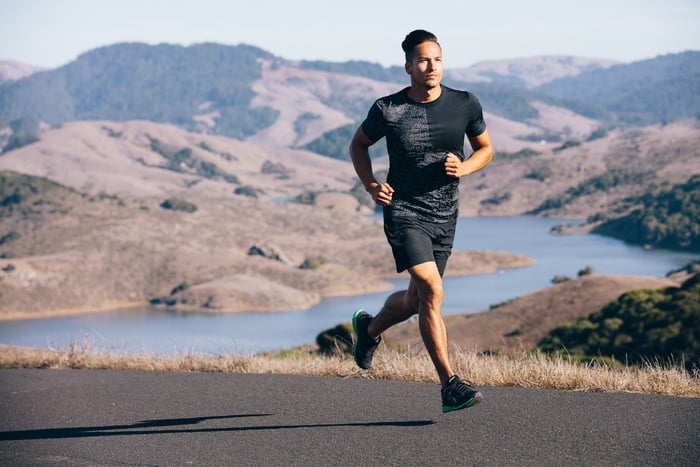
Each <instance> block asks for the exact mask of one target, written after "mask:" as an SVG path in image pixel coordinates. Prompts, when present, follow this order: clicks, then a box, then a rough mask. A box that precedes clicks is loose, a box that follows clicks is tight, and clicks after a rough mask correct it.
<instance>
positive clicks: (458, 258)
mask: <svg viewBox="0 0 700 467" xmlns="http://www.w3.org/2000/svg"><path fill="white" fill-rule="evenodd" d="M475 253H485V254H488V253H491V254H493V253H494V252H493V251H491V252H476V251H465V250H460V251H455V252H453V256H452V257H451V261H452V263H451V264H450V267H448V270H447V271H446V273H445V277H460V276H473V275H479V274H492V273H494V272H496V271H498V270H499V269H502V268H508V269H510V268H520V267H526V266H530V265H532V264H535V263H536V261H535V260H534V259H532V258H528V257H524V256H521V255H517V254H514V253H508V252H500V253H501V254H503V255H508V256H509V258H510V261H508V262H507V264H504V262H502V261H498V260H495V261H478V264H476V265H475V264H473V263H472V262H471V259H472V256H471V255H474V254H475ZM407 277H408V276H407V273H406V272H403V273H401V274H396V273H394V274H390V275H382V276H380V277H378V278H377V280H376V281H375V282H373V285H371V286H365V287H363V288H362V290H360V291H357V290H356V289H354V288H353V287H352V286H346V287H339V288H337V289H335V290H334V291H333V292H332V293H326V294H321V295H320V299H319V300H314V301H311V302H307V303H305V304H304V306H300V307H295V308H294V309H295V310H297V309H299V310H306V309H309V308H311V307H313V306H314V305H317V304H318V303H320V302H321V301H323V300H326V299H330V298H336V297H351V296H357V295H365V294H373V293H379V292H384V291H390V290H392V289H394V288H395V287H394V285H393V284H391V283H390V282H388V281H390V280H400V279H405V278H407ZM149 307H154V308H156V309H160V310H166V311H171V312H173V313H182V314H193V315H196V314H206V315H228V314H231V315H234V314H245V313H285V312H287V311H290V308H288V307H285V308H280V309H274V308H260V307H257V306H255V305H254V304H247V306H243V307H241V308H239V309H236V310H226V309H219V310H216V309H214V310H208V309H204V308H201V307H192V308H186V307H182V308H178V307H161V306H153V305H151V303H150V302H148V301H115V302H110V303H107V304H104V305H99V306H89V307H88V306H82V307H75V308H61V309H57V310H43V311H11V312H7V313H2V314H0V323H2V322H8V321H23V320H34V319H48V318H65V317H68V316H79V315H86V314H91V313H106V312H111V311H126V310H130V309H135V308H149Z"/></svg>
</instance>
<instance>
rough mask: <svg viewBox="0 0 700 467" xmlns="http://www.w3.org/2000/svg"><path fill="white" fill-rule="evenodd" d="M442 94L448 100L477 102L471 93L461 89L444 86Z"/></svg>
mask: <svg viewBox="0 0 700 467" xmlns="http://www.w3.org/2000/svg"><path fill="white" fill-rule="evenodd" d="M442 92H443V93H445V96H448V98H452V99H463V100H467V101H478V100H479V99H478V98H477V97H476V96H475V95H474V93H472V92H469V91H466V90H462V89H455V88H451V87H449V86H445V85H444V84H443V85H442Z"/></svg>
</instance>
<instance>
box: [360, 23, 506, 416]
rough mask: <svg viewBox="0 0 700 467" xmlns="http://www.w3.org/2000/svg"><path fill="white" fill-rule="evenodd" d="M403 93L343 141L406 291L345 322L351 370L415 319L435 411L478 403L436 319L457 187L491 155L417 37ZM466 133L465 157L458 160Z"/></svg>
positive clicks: (479, 122) (433, 41) (477, 125)
mask: <svg viewBox="0 0 700 467" xmlns="http://www.w3.org/2000/svg"><path fill="white" fill-rule="evenodd" d="M401 47H402V49H403V51H404V53H405V57H406V64H405V69H406V73H408V75H409V76H410V79H411V85H410V86H409V87H407V88H405V89H403V90H401V91H399V92H397V93H395V94H392V95H389V96H385V97H382V98H381V99H378V100H377V101H376V102H375V103H374V104H373V105H372V107H371V108H370V110H369V113H368V115H367V118H366V119H365V120H364V121H363V122H362V124H361V125H360V127H359V128H358V129H357V132H356V133H355V135H354V136H353V139H352V142H351V143H350V156H351V158H352V162H353V166H354V168H355V172H356V173H357V175H358V177H359V178H360V180H361V181H362V183H363V184H364V186H365V189H366V190H367V191H368V192H369V193H370V195H371V196H372V199H373V200H374V202H375V203H377V204H378V205H381V206H383V211H384V232H385V234H386V237H387V240H388V242H389V245H390V246H391V249H392V253H393V255H394V260H395V263H396V271H397V272H402V271H405V270H408V272H409V274H410V281H409V284H408V289H407V290H402V291H399V292H395V293H393V294H392V295H390V296H389V297H388V298H387V300H386V302H385V303H384V306H383V307H382V309H381V310H380V311H379V313H378V314H377V315H376V316H374V317H373V316H371V315H370V314H369V313H367V312H366V311H364V310H357V311H356V312H355V313H354V315H353V318H352V325H353V332H354V338H355V340H354V344H353V354H354V358H355V362H356V363H357V365H358V366H359V367H360V368H363V369H368V368H369V367H370V366H371V365H372V357H373V355H374V351H375V349H376V348H377V346H378V345H379V343H380V341H381V334H382V333H383V332H384V331H385V330H387V329H388V328H389V327H391V326H393V325H394V324H397V323H399V322H402V321H404V320H406V319H408V318H410V317H411V316H413V315H415V314H418V323H419V327H420V332H421V337H422V338H423V343H424V344H425V347H426V349H427V351H428V353H429V355H430V358H431V360H432V362H433V364H434V365H435V369H436V370H437V373H438V376H439V378H440V383H441V385H442V391H441V394H442V411H443V412H450V411H453V410H459V409H463V408H465V407H470V406H472V405H474V404H476V403H478V402H479V401H480V400H481V399H482V395H481V393H480V392H479V391H477V390H476V389H474V388H473V387H472V386H471V385H469V384H467V383H466V382H463V381H461V380H460V379H459V376H457V375H455V374H454V372H453V371H452V368H451V366H450V360H449V356H448V344H447V331H446V329H445V323H444V321H443V319H442V314H441V308H442V299H443V288H442V277H443V275H444V273H445V266H446V265H447V259H448V257H449V256H450V253H451V251H452V244H453V241H454V234H455V227H456V225H457V216H458V207H459V179H460V178H461V177H464V176H466V175H469V174H471V173H474V172H476V171H477V170H480V169H482V168H483V167H485V166H486V165H487V164H488V163H489V162H490V161H491V157H492V155H493V147H492V144H491V138H490V137H489V134H488V131H487V129H486V124H485V123H484V118H483V113H482V109H481V105H480V103H479V101H478V99H477V98H476V97H475V96H474V95H473V94H471V93H469V92H466V91H458V90H455V89H451V88H449V87H447V86H444V85H442V84H441V81H442V75H443V64H442V48H441V47H440V44H439V43H438V41H437V38H436V37H435V35H433V34H432V33H430V32H428V31H424V30H415V31H413V32H411V33H409V34H408V35H407V36H406V38H405V40H404V41H403V42H402V44H401ZM465 135H466V137H467V139H468V140H469V143H470V145H471V147H472V149H473V153H472V154H471V155H470V156H469V157H468V158H467V157H465V154H464V139H465ZM383 137H384V138H386V145H387V151H388V153H389V173H388V175H387V180H386V182H385V183H380V182H378V181H377V179H376V178H375V177H374V173H373V170H372V162H371V159H370V157H369V147H370V146H372V145H373V144H374V143H376V142H377V141H379V140H380V139H381V138H383Z"/></svg>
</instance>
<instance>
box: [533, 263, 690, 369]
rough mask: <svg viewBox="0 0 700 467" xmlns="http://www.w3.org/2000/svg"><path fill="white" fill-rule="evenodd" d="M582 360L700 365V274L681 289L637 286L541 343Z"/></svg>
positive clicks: (554, 350)
mask: <svg viewBox="0 0 700 467" xmlns="http://www.w3.org/2000/svg"><path fill="white" fill-rule="evenodd" d="M538 348H539V349H540V350H542V351H544V352H548V353H566V354H568V355H572V356H574V357H577V358H581V359H596V358H599V357H607V358H614V359H616V360H617V361H619V362H629V363H635V364H643V363H646V362H654V361H661V362H667V361H673V362H675V363H676V364H680V365H684V366H685V368H686V369H688V370H692V369H693V368H697V369H700V274H696V275H695V276H693V277H692V278H690V279H688V280H687V281H686V282H684V283H683V285H682V286H680V287H669V288H665V289H658V290H648V289H647V290H636V291H633V292H629V293H626V294H624V295H623V296H621V297H620V298H619V299H617V300H616V301H615V302H612V303H610V304H609V305H607V306H606V307H605V308H603V309H602V310H600V311H598V312H596V313H593V314H591V315H588V316H585V317H581V318H579V319H578V320H577V321H576V322H575V323H573V324H566V325H563V326H561V327H559V328H557V329H555V330H553V331H552V332H551V333H550V334H549V335H547V336H546V337H545V338H544V339H543V340H542V341H541V342H540V343H539V345H538Z"/></svg>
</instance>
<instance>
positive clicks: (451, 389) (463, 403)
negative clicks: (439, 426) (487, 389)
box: [442, 375, 484, 413]
mask: <svg viewBox="0 0 700 467" xmlns="http://www.w3.org/2000/svg"><path fill="white" fill-rule="evenodd" d="M483 398H484V397H483V396H482V395H481V393H480V392H479V391H477V390H476V389H474V388H473V387H471V386H470V385H468V384H467V383H463V382H462V380H460V379H459V376H457V375H453V376H452V377H451V378H450V379H449V380H448V381H447V385H446V386H445V387H444V388H442V411H443V413H445V412H452V411H453V410H460V409H464V408H467V407H471V406H472V405H475V404H478V403H479V402H481V400H482V399H483Z"/></svg>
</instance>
